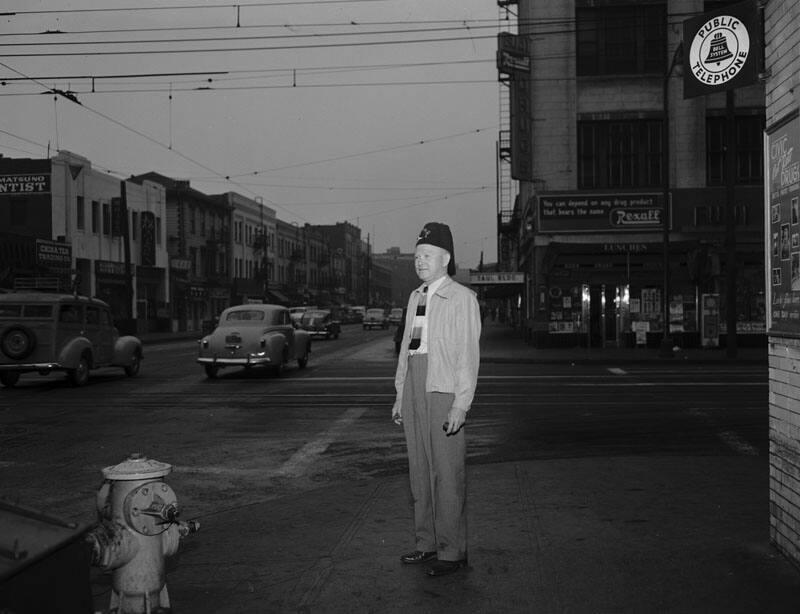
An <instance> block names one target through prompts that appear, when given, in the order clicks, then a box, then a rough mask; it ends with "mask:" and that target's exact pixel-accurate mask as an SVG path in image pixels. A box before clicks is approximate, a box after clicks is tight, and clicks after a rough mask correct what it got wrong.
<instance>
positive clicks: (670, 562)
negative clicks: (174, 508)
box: [95, 323, 800, 614]
mask: <svg viewBox="0 0 800 614" xmlns="http://www.w3.org/2000/svg"><path fill="white" fill-rule="evenodd" d="M153 340H154V339H151V340H150V341H153ZM146 341H147V339H146ZM482 356H483V359H484V360H485V361H487V362H491V361H520V362H524V361H529V362H537V361H553V362H556V361H570V362H575V361H586V360H603V361H607V362H608V363H609V364H613V363H616V362H619V363H620V364H621V363H631V362H638V361H645V360H647V361H652V360H664V361H666V362H669V361H680V360H685V361H698V362H699V361H725V360H731V359H728V358H727V357H726V356H725V352H724V350H687V351H683V350H678V351H676V352H675V354H674V356H673V357H672V358H666V359H665V358H662V357H660V356H659V351H658V350H653V349H643V348H639V349H629V350H587V349H585V348H575V349H565V350H543V349H536V348H532V347H531V346H529V345H527V344H525V343H524V342H522V341H521V340H520V339H519V336H518V334H517V333H516V331H513V330H512V329H510V328H508V327H506V326H504V325H501V324H499V323H487V324H486V326H485V328H484V334H483V340H482ZM736 360H738V361H747V362H750V363H753V364H763V365H764V367H765V369H766V360H767V358H766V349H764V348H761V349H746V348H740V350H739V356H738V358H737V359H736ZM764 402H765V410H764V420H765V421H766V420H767V413H766V402H767V399H766V397H765V399H764ZM467 428H468V426H467ZM467 437H468V439H467V441H468V444H467V445H469V434H468V435H467ZM768 477H769V462H768V459H767V458H765V457H763V456H760V457H759V456H735V455H733V456H726V457H716V456H704V457H685V456H674V455H673V456H669V455H665V456H627V457H625V456H623V457H608V458H607V457H599V458H566V459H555V460H533V461H524V462H508V463H497V464H482V465H469V466H468V493H469V494H468V499H469V501H468V522H469V530H468V534H469V566H468V567H467V568H466V569H463V570H461V571H458V572H456V573H454V574H452V575H449V576H445V577H441V578H429V577H427V575H426V574H425V571H424V567H425V566H424V565H422V566H407V565H403V564H401V563H400V561H399V557H400V555H401V554H403V553H405V552H408V551H410V550H413V534H412V508H411V501H410V494H409V489H408V483H407V477H406V476H396V477H390V478H380V479H372V480H363V481H353V482H348V483H343V484H335V485H326V486H324V487H320V488H319V489H317V490H313V491H310V492H304V493H303V494H300V495H296V496H291V497H286V498H282V499H277V500H271V501H266V502H263V503H258V504H254V505H250V506H248V507H245V508H233V509H227V510H220V511H219V512H218V513H217V514H215V515H213V516H211V517H207V518H204V519H203V525H202V527H201V530H200V532H199V533H197V534H195V535H191V536H189V537H187V538H186V539H185V540H184V543H183V545H182V551H181V553H179V554H178V555H176V556H175V557H172V558H171V559H169V561H168V569H167V584H168V589H169V593H170V597H171V602H172V609H173V612H175V614H181V613H188V612H191V613H193V614H202V613H206V612H208V613H214V614H228V613H230V614H234V613H235V614H240V613H244V612H247V613H261V612H264V613H271V612H309V613H316V612H336V613H339V612H341V613H351V612H375V613H382V612H437V613H443V612H492V613H495V612H498V613H502V612H530V613H542V614H549V613H551V612H552V613H561V612H575V613H583V612H586V613H606V612H608V613H618V612H636V613H639V612H641V613H651V612H676V613H683V612H707V613H717V612H719V613H726V614H727V613H738V612H741V613H751V612H752V613H772V612H775V613H778V612H780V613H783V612H785V613H787V614H788V613H792V614H796V613H797V612H800V570H798V568H797V567H795V566H794V565H793V564H792V563H790V561H789V560H788V559H786V558H784V557H783V556H782V555H781V554H779V553H778V551H777V550H776V549H775V548H774V547H773V546H772V545H771V543H770V539H769V526H770V519H769V491H768ZM187 513H188V511H187ZM188 517H191V514H190V513H189V516H188ZM107 581H108V580H107V579H106V578H103V577H99V578H96V582H97V586H95V589H96V590H95V592H96V594H98V595H102V593H103V584H104V583H107Z"/></svg>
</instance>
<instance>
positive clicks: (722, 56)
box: [689, 15, 750, 86]
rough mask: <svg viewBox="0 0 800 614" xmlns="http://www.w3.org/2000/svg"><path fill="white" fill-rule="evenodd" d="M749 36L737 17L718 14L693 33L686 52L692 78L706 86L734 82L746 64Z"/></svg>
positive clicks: (748, 52)
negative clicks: (690, 43) (732, 80)
mask: <svg viewBox="0 0 800 614" xmlns="http://www.w3.org/2000/svg"><path fill="white" fill-rule="evenodd" d="M749 54H750V36H749V34H748V32H747V27H746V26H745V25H744V23H742V21H741V20H740V19H738V18H737V17H732V16H730V15H718V16H717V17H713V18H711V19H709V20H708V21H707V22H706V23H704V24H703V26H702V27H701V28H700V29H699V30H698V31H697V32H696V33H695V35H694V38H693V39H692V46H691V48H690V50H689V66H690V67H691V71H692V74H693V75H694V77H695V78H696V79H697V80H698V81H700V82H701V83H703V84H705V85H712V86H713V85H723V84H724V83H727V82H728V81H730V80H731V79H733V78H734V77H735V76H736V75H737V74H739V72H740V71H741V70H742V68H743V67H744V65H745V62H747V56H748V55H749Z"/></svg>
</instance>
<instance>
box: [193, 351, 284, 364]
mask: <svg viewBox="0 0 800 614" xmlns="http://www.w3.org/2000/svg"><path fill="white" fill-rule="evenodd" d="M197 362H198V363H200V364H201V365H214V366H217V367H255V366H258V365H271V364H274V363H273V362H272V359H271V358H270V357H269V356H259V355H252V354H251V355H250V356H234V357H220V356H201V357H199V358H198V359H197Z"/></svg>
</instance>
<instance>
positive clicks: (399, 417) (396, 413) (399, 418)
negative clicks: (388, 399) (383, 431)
mask: <svg viewBox="0 0 800 614" xmlns="http://www.w3.org/2000/svg"><path fill="white" fill-rule="evenodd" d="M392 422H394V423H395V424H398V425H400V424H403V414H401V413H400V410H399V409H394V410H392Z"/></svg>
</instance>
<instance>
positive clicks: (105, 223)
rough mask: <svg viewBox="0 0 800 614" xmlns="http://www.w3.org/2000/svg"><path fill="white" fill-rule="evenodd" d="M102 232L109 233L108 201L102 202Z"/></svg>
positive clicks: (109, 208) (109, 210) (109, 213)
mask: <svg viewBox="0 0 800 614" xmlns="http://www.w3.org/2000/svg"><path fill="white" fill-rule="evenodd" d="M103 234H104V235H110V234H111V207H110V206H109V204H108V203H103Z"/></svg>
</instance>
